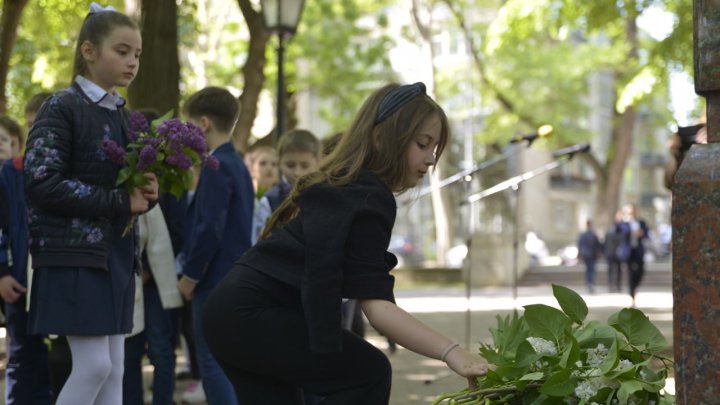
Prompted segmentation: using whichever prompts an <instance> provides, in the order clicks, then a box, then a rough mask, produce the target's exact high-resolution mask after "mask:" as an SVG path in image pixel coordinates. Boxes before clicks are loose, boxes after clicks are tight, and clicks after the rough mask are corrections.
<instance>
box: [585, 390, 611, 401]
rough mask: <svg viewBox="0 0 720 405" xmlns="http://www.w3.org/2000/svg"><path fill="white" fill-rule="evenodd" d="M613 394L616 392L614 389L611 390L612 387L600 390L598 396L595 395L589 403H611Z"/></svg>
mask: <svg viewBox="0 0 720 405" xmlns="http://www.w3.org/2000/svg"><path fill="white" fill-rule="evenodd" d="M613 392H615V390H614V389H612V388H610V387H603V388H600V389H599V390H598V392H597V394H595V395H593V396H592V397H590V399H589V400H588V402H590V403H591V402H596V403H598V404H599V403H602V402H605V401H610V400H611V399H612V394H613Z"/></svg>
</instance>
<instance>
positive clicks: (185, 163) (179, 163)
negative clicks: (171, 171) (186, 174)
mask: <svg viewBox="0 0 720 405" xmlns="http://www.w3.org/2000/svg"><path fill="white" fill-rule="evenodd" d="M165 161H166V162H167V163H169V164H171V165H173V166H175V167H177V168H179V169H183V170H187V169H189V168H190V167H192V159H190V157H188V156H187V155H185V154H183V153H176V154H174V155H170V156H168V157H167V158H166V159H165Z"/></svg>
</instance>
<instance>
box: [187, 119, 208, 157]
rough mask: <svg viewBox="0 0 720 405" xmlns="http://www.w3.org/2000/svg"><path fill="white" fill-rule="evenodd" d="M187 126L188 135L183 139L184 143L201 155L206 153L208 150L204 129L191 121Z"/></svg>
mask: <svg viewBox="0 0 720 405" xmlns="http://www.w3.org/2000/svg"><path fill="white" fill-rule="evenodd" d="M186 127H187V137H185V138H184V139H183V141H184V142H183V144H184V145H185V146H187V147H189V148H190V149H192V150H194V151H195V152H197V153H198V154H199V155H200V156H202V155H204V154H205V153H206V152H207V142H205V135H204V134H203V131H202V129H200V127H198V126H197V125H193V123H191V122H188V123H187V124H186Z"/></svg>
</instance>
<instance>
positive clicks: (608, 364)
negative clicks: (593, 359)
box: [598, 339, 619, 374]
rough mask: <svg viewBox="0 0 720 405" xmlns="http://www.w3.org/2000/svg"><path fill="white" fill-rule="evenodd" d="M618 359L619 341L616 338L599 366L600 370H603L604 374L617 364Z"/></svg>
mask: <svg viewBox="0 0 720 405" xmlns="http://www.w3.org/2000/svg"><path fill="white" fill-rule="evenodd" d="M618 361H619V359H618V342H617V339H615V341H614V342H613V343H612V345H611V346H610V349H608V354H607V356H605V358H604V359H603V361H602V363H600V365H599V366H598V368H600V371H602V373H603V374H606V373H608V372H610V371H611V370H613V369H614V368H615V367H616V366H617V364H618Z"/></svg>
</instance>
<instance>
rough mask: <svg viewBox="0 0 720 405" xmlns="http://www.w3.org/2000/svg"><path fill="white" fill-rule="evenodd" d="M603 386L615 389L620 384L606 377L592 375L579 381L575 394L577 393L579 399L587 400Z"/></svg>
mask: <svg viewBox="0 0 720 405" xmlns="http://www.w3.org/2000/svg"><path fill="white" fill-rule="evenodd" d="M595 370H597V369H595ZM590 371H592V370H590ZM605 387H610V388H613V389H615V388H619V387H620V384H618V383H617V382H615V381H613V380H609V379H607V378H601V377H593V378H589V379H587V380H584V381H580V383H579V384H578V385H577V387H575V395H577V397H578V398H579V399H584V400H588V399H590V398H592V397H594V396H595V395H596V394H597V392H598V391H599V390H600V389H602V388H605Z"/></svg>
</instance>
